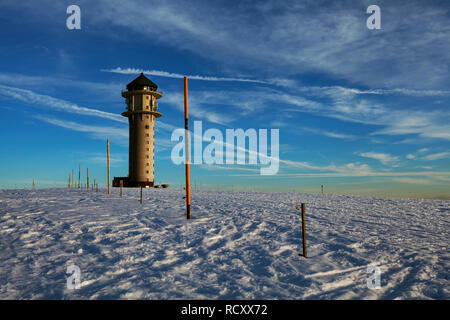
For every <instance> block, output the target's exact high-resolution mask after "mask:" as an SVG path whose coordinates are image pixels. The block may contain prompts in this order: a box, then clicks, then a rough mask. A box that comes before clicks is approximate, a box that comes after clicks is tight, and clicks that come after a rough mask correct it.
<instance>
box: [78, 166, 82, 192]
mask: <svg viewBox="0 0 450 320" xmlns="http://www.w3.org/2000/svg"><path fill="white" fill-rule="evenodd" d="M80 188H81V164H79V165H78V189H80Z"/></svg>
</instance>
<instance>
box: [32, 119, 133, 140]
mask: <svg viewBox="0 0 450 320" xmlns="http://www.w3.org/2000/svg"><path fill="white" fill-rule="evenodd" d="M34 118H36V119H38V120H41V121H44V122H47V123H50V124H53V125H55V126H58V127H62V128H65V129H69V130H73V131H79V132H85V133H88V134H90V136H91V137H93V138H95V139H100V140H106V139H110V140H113V141H114V142H116V143H118V144H121V145H128V129H127V128H115V127H111V126H107V127H106V126H93V125H85V124H82V123H78V122H74V121H64V120H60V119H55V118H50V117H44V116H40V115H36V116H34Z"/></svg>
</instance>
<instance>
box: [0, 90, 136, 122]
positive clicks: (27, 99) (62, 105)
mask: <svg viewBox="0 0 450 320" xmlns="http://www.w3.org/2000/svg"><path fill="white" fill-rule="evenodd" d="M0 95H3V96H7V97H10V98H13V99H16V100H19V101H22V102H24V103H25V104H31V105H37V106H44V107H47V108H50V109H53V110H57V111H64V112H69V113H75V114H80V115H86V116H94V117H99V118H103V119H108V120H113V121H117V122H121V123H127V122H128V120H127V119H126V118H124V117H122V116H121V115H120V114H115V113H110V112H105V111H101V110H98V109H94V108H86V107H80V106H78V105H77V104H75V103H71V102H68V101H66V100H62V99H58V98H54V97H51V96H48V95H44V94H39V93H36V92H33V91H31V90H26V89H20V88H16V87H9V86H4V85H0Z"/></svg>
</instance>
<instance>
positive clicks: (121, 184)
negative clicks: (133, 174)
mask: <svg viewBox="0 0 450 320" xmlns="http://www.w3.org/2000/svg"><path fill="white" fill-rule="evenodd" d="M122 188H123V180H120V197H121V198H122Z"/></svg>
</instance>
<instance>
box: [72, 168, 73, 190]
mask: <svg viewBox="0 0 450 320" xmlns="http://www.w3.org/2000/svg"><path fill="white" fill-rule="evenodd" d="M72 189H73V169H72Z"/></svg>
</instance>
